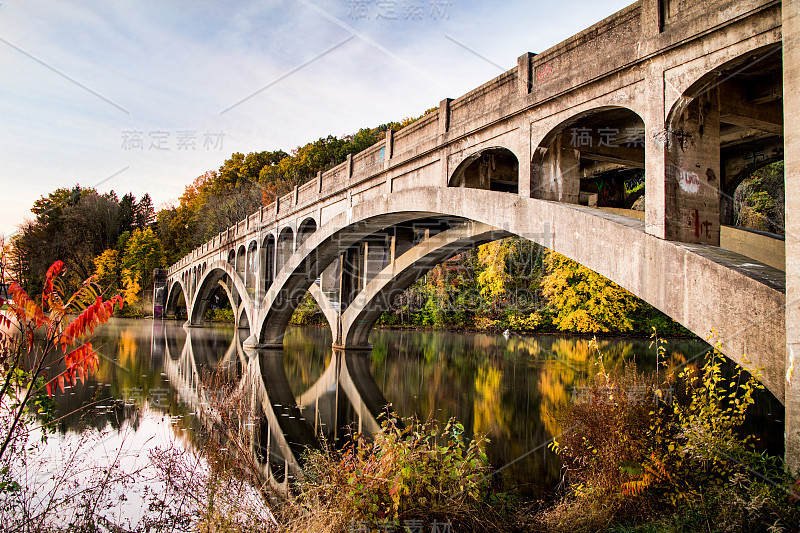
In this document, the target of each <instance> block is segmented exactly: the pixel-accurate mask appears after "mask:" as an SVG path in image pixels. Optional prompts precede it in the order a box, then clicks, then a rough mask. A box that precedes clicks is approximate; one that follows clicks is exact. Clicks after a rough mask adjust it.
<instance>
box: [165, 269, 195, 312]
mask: <svg viewBox="0 0 800 533" xmlns="http://www.w3.org/2000/svg"><path fill="white" fill-rule="evenodd" d="M181 294H183V301H184V302H185V303H186V310H187V312H188V310H189V308H190V306H191V300H190V299H189V293H188V292H187V291H186V286H185V285H184V283H183V280H182V279H181V277H178V279H176V280H174V281H173V282H172V283H171V284H170V287H169V292H168V293H167V302H166V305H165V306H164V315H175V314H176V312H177V309H176V306H177V305H178V298H179V297H180V295H181Z"/></svg>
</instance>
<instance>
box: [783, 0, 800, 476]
mask: <svg viewBox="0 0 800 533" xmlns="http://www.w3.org/2000/svg"><path fill="white" fill-rule="evenodd" d="M798 45H800V0H783V117H784V118H783V123H784V137H783V142H784V152H783V153H784V154H785V156H784V169H785V182H786V384H785V395H786V400H785V407H786V414H785V418H784V420H785V421H786V431H785V435H786V437H785V438H786V464H787V466H788V467H789V469H790V470H791V471H792V472H797V471H798V470H800V327H798V326H799V325H800V305H799V304H798V300H800V240H799V239H798V236H800V126H798V124H800V49H799V48H798Z"/></svg>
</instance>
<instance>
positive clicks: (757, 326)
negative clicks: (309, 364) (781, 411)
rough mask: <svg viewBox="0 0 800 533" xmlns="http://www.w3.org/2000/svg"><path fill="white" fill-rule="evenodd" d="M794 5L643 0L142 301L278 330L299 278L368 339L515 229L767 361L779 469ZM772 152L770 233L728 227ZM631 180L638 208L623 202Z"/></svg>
mask: <svg viewBox="0 0 800 533" xmlns="http://www.w3.org/2000/svg"><path fill="white" fill-rule="evenodd" d="M798 12H800V2H798V1H789V0H784V1H783V2H781V1H766V0H737V1H720V2H716V3H708V2H705V3H703V2H688V1H686V0H640V1H639V2H637V3H634V4H632V5H630V6H629V7H627V8H625V9H623V10H622V11H620V12H618V13H616V14H615V15H612V16H611V17H609V18H607V19H605V20H603V21H601V22H599V23H597V24H595V25H594V26H592V27H591V28H588V29H587V30H585V31H583V32H581V33H580V34H578V35H575V36H573V37H571V38H569V39H567V40H566V41H564V42H562V43H560V44H558V45H556V46H554V47H552V48H550V49H549V50H546V51H544V52H542V53H540V54H538V55H537V54H532V53H526V54H523V55H522V56H520V57H519V58H518V61H517V66H516V68H513V69H511V70H510V71H508V72H506V73H504V74H502V75H500V76H498V77H497V78H495V79H493V80H490V81H489V82H487V83H485V84H484V85H482V86H481V87H478V88H477V89H475V90H473V91H471V92H469V93H467V94H466V95H463V96H461V97H460V98H457V99H454V100H451V99H449V98H448V99H444V100H442V101H441V103H440V105H439V108H438V110H437V111H435V112H432V113H429V114H426V115H425V116H424V117H423V118H421V119H420V120H418V121H416V122H415V123H413V124H412V125H410V126H408V127H406V128H405V129H403V130H400V131H398V132H392V131H387V132H386V136H385V139H384V140H383V141H381V142H379V143H378V144H376V145H374V146H372V147H370V148H368V149H367V150H365V151H363V152H361V153H359V154H357V155H354V156H348V158H347V161H345V162H344V163H342V164H341V165H339V166H337V167H335V168H333V169H331V170H329V171H327V172H324V173H320V174H318V175H317V177H316V179H314V180H312V181H310V182H308V183H306V184H304V185H302V186H300V187H299V188H296V189H295V190H294V191H293V192H292V193H291V194H289V195H286V196H284V197H282V198H279V199H278V200H277V201H275V202H274V203H273V204H270V205H268V206H265V207H263V208H261V209H259V210H258V211H257V212H256V213H253V214H252V215H250V216H249V217H247V219H245V220H242V221H241V222H239V223H238V224H237V225H236V226H234V227H231V228H228V229H227V230H226V231H224V232H222V233H220V234H219V235H217V236H215V237H214V238H213V239H212V240H211V241H209V242H207V243H205V244H203V245H202V246H200V247H199V248H197V249H196V250H193V251H192V252H191V253H190V254H189V255H187V256H186V257H184V258H183V259H181V260H180V261H179V262H178V263H176V264H175V265H173V266H171V267H170V268H169V269H168V270H167V271H161V273H160V275H159V276H157V281H156V291H157V295H158V297H157V298H156V305H163V306H164V308H165V312H166V314H173V313H174V311H175V308H176V306H177V305H178V303H179V301H180V300H181V299H183V301H184V305H185V307H186V308H187V310H188V315H189V323H190V325H192V326H200V325H202V324H203V320H204V315H205V311H206V310H207V308H208V305H209V301H210V299H211V297H212V296H213V294H214V293H215V292H216V291H217V290H218V289H219V290H222V291H225V293H226V294H227V295H228V297H229V300H230V301H231V302H232V304H233V307H234V309H235V312H236V320H237V321H238V323H239V326H240V327H241V328H244V329H246V330H247V332H248V333H247V334H248V336H249V338H248V339H247V342H246V344H247V345H248V346H251V347H280V346H282V338H283V333H284V330H285V327H286V325H287V324H288V322H289V319H290V317H291V315H292V313H293V311H294V310H295V309H296V307H297V306H298V305H299V303H300V302H301V300H302V299H303V298H304V296H305V295H306V294H307V293H308V292H310V293H311V294H312V295H313V296H314V298H316V299H317V301H318V302H319V304H320V306H321V308H322V309H323V311H324V312H325V316H326V317H327V319H328V322H329V324H330V326H331V330H332V331H333V332H334V335H333V336H334V339H335V341H334V345H335V346H336V347H338V348H345V349H349V348H364V347H368V341H367V338H368V335H369V331H370V329H371V327H372V326H373V324H374V323H375V321H376V320H377V318H378V317H379V316H380V314H381V312H382V311H383V310H385V309H386V308H387V307H388V306H389V305H390V304H391V302H392V300H393V298H395V297H396V296H397V295H399V294H401V293H402V292H403V290H404V289H405V288H406V287H408V286H409V285H410V284H411V283H413V282H414V281H415V280H416V279H418V278H419V277H420V276H422V275H423V274H424V273H425V272H426V271H427V269H429V268H431V267H432V266H434V265H435V264H437V263H439V262H441V261H443V260H445V259H447V258H449V257H451V256H453V255H455V254H457V253H459V252H462V251H464V250H466V249H469V248H471V247H474V246H475V245H478V244H481V243H485V242H489V241H491V240H495V239H498V238H502V237H506V236H509V235H518V236H521V237H524V238H526V239H530V240H532V241H534V242H537V243H539V244H541V245H543V246H546V247H548V248H550V249H553V250H555V251H556V252H559V253H561V254H564V255H566V256H567V257H570V258H571V259H573V260H575V261H578V262H580V263H582V264H584V265H586V266H587V267H589V268H591V269H593V270H595V271H596V272H598V273H600V274H602V275H604V276H606V277H608V278H610V279H611V280H613V281H615V282H616V283H618V284H619V285H621V286H623V287H625V288H626V289H628V290H629V291H631V292H632V293H633V294H635V295H637V296H639V297H640V298H642V299H644V300H646V301H647V302H649V303H650V304H652V305H653V306H655V307H656V308H658V309H660V310H661V311H663V312H664V313H666V314H667V315H669V316H670V317H672V318H673V319H675V320H677V321H678V322H680V323H681V324H683V325H684V326H686V327H687V328H688V329H690V330H691V331H693V332H695V333H696V334H698V335H700V336H701V337H707V336H708V334H709V331H710V330H711V329H712V328H713V329H715V330H716V331H717V333H718V334H719V338H720V340H721V341H722V343H723V351H724V352H725V354H726V355H727V356H728V357H730V358H731V359H732V360H734V361H735V362H737V363H739V364H741V365H742V366H744V367H746V368H749V369H753V368H762V381H763V383H764V384H765V385H766V387H767V388H768V389H769V390H770V391H771V392H772V393H773V394H774V395H775V396H776V397H777V398H778V399H779V400H780V401H781V402H783V403H784V405H785V406H786V416H785V420H786V450H787V458H788V459H789V462H790V464H791V465H792V466H793V467H795V468H796V467H798V466H800V422H798V419H799V418H800V391H798V389H799V388H800V378H799V377H797V376H795V373H794V354H795V351H796V350H797V349H799V348H800V346H799V345H798V343H800V338H798V337H799V335H798V332H797V327H796V326H797V324H798V320H800V317H798V313H800V306H798V293H797V289H798V287H800V283H799V282H800V268H799V267H798V265H800V262H799V261H798V258H800V247H798V241H797V238H796V235H798V232H800V212H798V209H797V207H800V191H798V190H797V185H796V184H797V183H798V180H799V179H800V176H798V172H800V171H798V169H800V146H798V144H800V136H799V135H798V127H797V126H796V125H797V124H798V120H800V116H799V115H800V113H799V112H798V110H800V102H798V99H800V67H799V65H800V57H798V52H797V36H798V35H800V18H798ZM793 119H794V120H793ZM784 123H785V124H788V125H790V128H789V130H788V131H787V132H786V134H785V135H784ZM793 125H794V126H793ZM784 154H788V155H789V157H787V158H786V159H785V168H786V197H785V208H786V223H785V231H786V237H785V241H784V240H783V239H779V238H777V236H770V235H763V234H756V233H751V232H746V231H742V230H739V229H736V228H733V227H731V224H732V223H733V209H732V208H733V199H732V198H733V194H734V191H735V190H736V188H737V186H738V185H739V184H740V183H741V181H742V180H743V179H744V178H746V177H747V176H749V175H750V173H752V172H753V171H754V170H757V169H758V168H760V167H761V166H763V165H766V164H768V163H771V162H774V161H780V160H783V159H784ZM639 182H643V183H644V187H639V188H638V190H637V189H636V187H635V186H634V185H636V184H637V183H639ZM640 196H643V198H644V212H642V211H640V210H633V209H631V207H633V206H635V205H640V204H641V202H642V200H641V199H640V198H639V197H640ZM637 200H638V201H637ZM777 224H778V225H779V226H782V225H783V221H782V220H781V221H777Z"/></svg>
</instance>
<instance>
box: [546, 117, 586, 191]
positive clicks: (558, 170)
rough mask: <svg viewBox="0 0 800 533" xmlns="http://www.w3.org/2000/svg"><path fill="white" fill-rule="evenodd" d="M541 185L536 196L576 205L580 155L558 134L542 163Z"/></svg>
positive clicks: (578, 187) (578, 189) (562, 135)
mask: <svg viewBox="0 0 800 533" xmlns="http://www.w3.org/2000/svg"><path fill="white" fill-rule="evenodd" d="M541 180H542V181H541V183H538V184H537V187H538V189H539V191H538V194H537V196H538V197H539V198H542V199H544V200H555V201H558V202H565V203H569V204H577V203H578V197H579V193H580V188H581V169H580V153H579V152H578V151H577V150H576V149H575V148H574V147H573V146H571V145H570V141H569V137H567V136H565V135H564V133H563V132H562V133H559V134H558V135H556V138H555V139H554V140H553V143H552V144H551V145H550V146H549V147H548V150H547V153H546V154H545V156H544V159H543V161H542V168H541Z"/></svg>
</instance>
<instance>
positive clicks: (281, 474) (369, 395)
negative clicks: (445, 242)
mask: <svg viewBox="0 0 800 533" xmlns="http://www.w3.org/2000/svg"><path fill="white" fill-rule="evenodd" d="M165 325H166V327H164V329H163V336H161V335H159V336H155V335H154V338H153V343H154V349H155V351H156V352H157V351H160V350H161V349H163V353H164V357H163V358H164V372H165V374H166V375H167V378H168V379H169V382H170V384H171V385H172V386H173V387H174V388H175V389H176V390H177V394H178V401H179V402H181V403H184V404H186V405H188V406H190V407H191V409H192V410H193V411H194V412H195V413H196V414H198V415H199V417H200V419H201V421H202V423H203V424H204V425H205V426H207V427H209V428H212V429H213V430H214V431H221V432H222V434H227V435H228V436H232V435H233V433H234V432H236V431H242V432H243V434H244V435H245V436H246V437H247V438H248V439H249V440H250V442H251V445H252V453H253V456H254V458H255V459H256V462H255V464H258V465H260V470H261V474H262V476H263V478H264V479H265V480H267V482H268V483H269V484H270V485H272V486H273V487H274V488H277V489H280V490H285V489H286V488H287V483H288V481H289V480H290V479H292V478H294V477H296V476H297V475H298V474H299V473H300V467H301V461H302V453H303V451H305V450H306V449H308V448H318V447H319V446H320V445H321V443H322V442H323V441H324V442H331V443H337V442H341V441H343V439H344V437H346V436H347V435H348V434H349V431H350V430H351V429H357V430H358V431H359V432H363V433H365V434H372V433H374V432H375V431H377V430H378V429H379V427H380V424H379V422H378V416H379V414H380V413H381V411H382V410H383V409H384V407H385V406H386V405H387V404H388V402H387V401H386V399H385V398H384V396H383V393H382V392H381V390H380V389H379V388H378V386H377V384H376V383H375V381H374V379H373V378H372V375H371V373H370V369H369V351H364V350H334V351H333V355H332V356H331V358H330V361H329V362H328V364H327V367H326V369H325V371H324V372H323V373H322V375H321V376H320V377H319V378H318V379H317V380H316V382H315V383H314V384H313V385H311V387H309V388H308V390H306V391H305V392H303V393H301V394H299V395H295V394H294V393H293V391H292V388H291V386H290V384H289V380H288V378H287V375H286V371H285V369H284V351H283V350H282V349H250V348H244V347H243V344H242V343H243V340H244V339H245V338H246V335H245V334H244V332H240V331H236V330H234V332H233V337H232V338H231V340H230V343H229V344H228V345H227V346H224V345H222V343H221V342H220V340H221V339H222V338H223V337H222V336H221V335H220V332H219V331H217V332H214V331H213V330H209V329H190V328H183V327H181V326H179V325H169V324H165ZM215 373H216V375H217V376H219V375H224V376H225V378H226V379H227V380H228V383H229V384H230V386H228V387H225V388H224V389H223V388H220V387H218V386H217V385H216V383H219V381H218V380H215V379H213V378H212V376H213V375H214V374H215ZM223 404H227V405H232V404H235V405H239V406H243V405H246V406H247V407H248V408H247V409H244V410H243V411H244V412H248V413H249V414H247V415H245V416H243V417H240V418H239V420H237V422H238V424H239V427H238V428H234V427H231V421H230V419H226V417H225V416H223V412H222V410H221V409H220V408H219V407H220V406H221V405H223Z"/></svg>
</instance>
